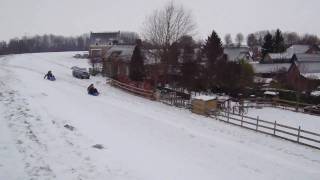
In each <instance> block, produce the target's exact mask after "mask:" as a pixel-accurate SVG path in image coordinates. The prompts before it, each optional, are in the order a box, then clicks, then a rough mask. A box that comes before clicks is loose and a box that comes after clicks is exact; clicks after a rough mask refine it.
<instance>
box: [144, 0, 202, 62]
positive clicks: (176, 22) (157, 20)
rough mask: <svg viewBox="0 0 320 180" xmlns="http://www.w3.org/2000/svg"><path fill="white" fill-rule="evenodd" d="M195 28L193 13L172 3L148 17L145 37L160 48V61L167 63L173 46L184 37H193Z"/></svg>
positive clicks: (145, 25) (145, 24)
mask: <svg viewBox="0 0 320 180" xmlns="http://www.w3.org/2000/svg"><path fill="white" fill-rule="evenodd" d="M195 27H196V26H195V23H194V21H193V18H192V15H191V12H190V11H187V10H186V9H185V8H184V7H183V6H181V5H180V6H177V5H175V4H174V3H173V2H170V3H168V4H167V5H166V6H165V7H164V8H163V9H160V10H155V11H154V12H153V14H151V15H150V16H148V17H147V19H146V21H145V23H144V29H143V36H144V38H145V39H147V41H149V42H150V43H152V44H153V45H155V46H156V47H158V48H159V50H160V52H159V56H160V59H161V60H162V61H166V59H167V58H166V55H167V53H168V50H169V48H170V46H171V44H172V43H174V42H177V41H178V40H179V39H180V38H181V37H182V36H185V35H192V34H193V33H194V30H195Z"/></svg>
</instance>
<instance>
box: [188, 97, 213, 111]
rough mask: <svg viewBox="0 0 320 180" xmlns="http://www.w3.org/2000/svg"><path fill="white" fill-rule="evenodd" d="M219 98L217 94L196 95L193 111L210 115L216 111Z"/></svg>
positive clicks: (193, 99) (193, 101) (193, 100)
mask: <svg viewBox="0 0 320 180" xmlns="http://www.w3.org/2000/svg"><path fill="white" fill-rule="evenodd" d="M217 108H218V100H217V97H216V96H196V97H194V98H192V110H191V111H192V112H193V113H196V114H200V115H209V114H210V112H212V111H216V110H217Z"/></svg>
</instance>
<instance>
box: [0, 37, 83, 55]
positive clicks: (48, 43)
mask: <svg viewBox="0 0 320 180" xmlns="http://www.w3.org/2000/svg"><path fill="white" fill-rule="evenodd" d="M88 46H89V36H88V35H81V36H77V37H64V36H57V35H52V34H50V35H47V34H45V35H42V36H39V35H37V36H33V37H27V36H24V37H22V38H13V39H10V40H9V41H8V42H6V41H2V42H0V55H5V54H20V53H37V52H59V51H84V50H87V49H88Z"/></svg>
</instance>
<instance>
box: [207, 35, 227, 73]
mask: <svg viewBox="0 0 320 180" xmlns="http://www.w3.org/2000/svg"><path fill="white" fill-rule="evenodd" d="M203 54H204V56H205V57H206V58H207V60H208V66H209V68H212V67H214V65H215V63H216V62H217V61H218V59H219V57H221V56H222V55H223V46H222V42H221V39H220V37H219V36H218V34H217V33H216V32H215V31H212V34H211V36H209V37H208V39H207V40H206V42H205V44H204V46H203Z"/></svg>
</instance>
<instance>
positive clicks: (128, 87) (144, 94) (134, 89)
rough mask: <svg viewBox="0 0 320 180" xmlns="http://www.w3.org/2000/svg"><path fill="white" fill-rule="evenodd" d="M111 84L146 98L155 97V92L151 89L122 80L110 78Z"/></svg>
mask: <svg viewBox="0 0 320 180" xmlns="http://www.w3.org/2000/svg"><path fill="white" fill-rule="evenodd" d="M110 84H111V85H112V86H115V87H118V88H120V89H123V90H125V91H128V92H130V93H132V94H135V95H138V96H142V97H146V98H148V99H152V100H153V99H154V92H153V91H151V90H145V89H142V88H138V87H135V86H132V85H130V84H126V83H122V82H120V81H117V80H114V79H111V80H110Z"/></svg>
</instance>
